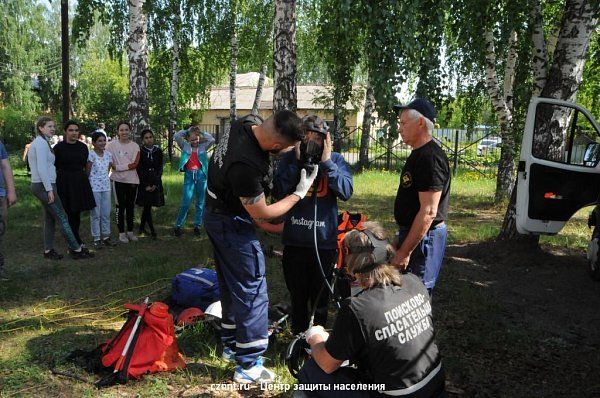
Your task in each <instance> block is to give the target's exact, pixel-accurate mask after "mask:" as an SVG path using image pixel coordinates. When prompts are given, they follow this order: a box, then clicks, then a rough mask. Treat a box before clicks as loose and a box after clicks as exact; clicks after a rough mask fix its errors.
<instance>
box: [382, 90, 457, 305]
mask: <svg viewBox="0 0 600 398" xmlns="http://www.w3.org/2000/svg"><path fill="white" fill-rule="evenodd" d="M394 109H395V110H396V111H397V112H398V121H399V124H398V132H399V133H400V135H401V136H402V140H403V141H404V142H405V143H406V144H407V145H409V146H411V147H412V152H411V154H410V156H409V157H408V159H406V164H405V165H404V168H403V169H402V174H401V176H400V185H399V186H398V193H397V194H396V201H395V203H394V217H395V219H396V223H397V224H398V234H397V235H398V243H397V246H396V248H397V251H396V255H395V256H394V258H393V259H392V265H394V266H396V267H398V268H399V269H400V270H405V269H406V270H408V271H410V272H412V273H413V274H415V275H417V276H418V277H420V278H421V280H422V281H423V283H424V284H425V287H427V290H428V291H429V293H430V294H431V292H432V291H433V288H434V286H435V281H436V280H437V277H438V275H439V272H440V268H441V266H442V261H443V259H444V252H445V250H446V240H447V236H448V231H447V229H446V223H445V221H446V216H447V214H448V200H449V198H450V166H449V164H448V158H447V157H446V154H445V153H444V151H443V150H442V148H440V146H439V145H438V144H437V143H436V142H435V141H434V140H433V137H432V136H431V133H432V132H433V123H434V122H435V116H436V110H435V108H434V106H433V105H432V104H431V103H430V102H429V101H427V100H425V99H420V98H418V99H415V100H414V101H412V102H411V103H409V104H408V105H404V106H402V105H398V106H395V107H394Z"/></svg>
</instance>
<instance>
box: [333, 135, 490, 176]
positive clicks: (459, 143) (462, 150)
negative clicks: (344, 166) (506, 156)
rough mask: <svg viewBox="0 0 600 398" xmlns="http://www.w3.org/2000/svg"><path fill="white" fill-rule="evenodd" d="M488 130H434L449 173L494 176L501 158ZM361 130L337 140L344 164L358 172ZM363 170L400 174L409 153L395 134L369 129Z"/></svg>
mask: <svg viewBox="0 0 600 398" xmlns="http://www.w3.org/2000/svg"><path fill="white" fill-rule="evenodd" d="M494 134H495V132H494V131H493V130H491V129H476V130H474V131H467V130H457V129H434V131H433V137H434V139H435V140H436V141H437V142H438V144H439V145H440V146H441V147H442V149H444V151H445V152H446V154H447V156H448V159H449V161H450V165H451V166H452V170H453V172H454V173H456V172H457V171H459V170H466V171H472V172H475V173H478V174H480V175H482V176H485V177H493V176H495V175H496V172H497V168H498V161H499V157H500V146H501V144H500V139H499V138H498V137H496V136H495V135H494ZM361 137H362V129H361V128H360V127H346V129H345V131H344V132H343V133H342V135H341V137H340V138H339V142H338V147H339V148H340V153H341V154H342V155H343V156H344V158H345V159H346V161H347V162H348V163H349V164H350V165H351V166H353V167H355V168H359V167H360V166H361V165H360V149H361ZM367 151H368V152H367V157H366V164H363V165H362V166H363V167H365V168H374V169H386V170H397V171H400V170H401V169H402V167H403V166H404V163H405V162H406V158H407V157H408V155H409V154H410V152H411V148H410V147H409V146H408V145H406V144H405V143H404V142H402V139H401V138H400V137H399V136H398V135H397V134H389V132H388V131H387V129H376V128H373V129H371V133H370V134H369V139H368V145H367Z"/></svg>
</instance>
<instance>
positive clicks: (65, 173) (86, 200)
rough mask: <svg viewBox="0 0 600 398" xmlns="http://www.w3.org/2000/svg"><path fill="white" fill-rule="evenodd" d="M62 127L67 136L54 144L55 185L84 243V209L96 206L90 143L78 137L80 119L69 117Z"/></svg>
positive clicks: (74, 232) (79, 241)
mask: <svg viewBox="0 0 600 398" xmlns="http://www.w3.org/2000/svg"><path fill="white" fill-rule="evenodd" d="M63 130H64V137H65V138H64V139H63V140H62V141H61V142H59V143H58V144H56V145H55V146H54V156H55V157H56V160H55V161H54V164H55V166H56V186H57V188H58V196H60V200H61V202H62V205H63V208H64V209H65V212H66V213H67V218H68V219H69V225H70V226H71V230H72V231H73V234H74V235H75V239H77V243H79V244H80V245H81V244H83V241H82V240H81V237H80V236H79V226H80V224H81V212H82V211H87V210H92V209H93V208H94V207H96V201H95V200H94V194H93V193H92V187H91V186H90V181H89V179H88V176H87V173H86V170H87V167H86V166H87V161H88V155H89V151H88V148H87V146H86V145H85V144H84V143H83V142H81V141H80V140H79V136H80V133H79V124H77V122H75V121H74V120H68V121H67V122H66V123H65V125H64V126H63Z"/></svg>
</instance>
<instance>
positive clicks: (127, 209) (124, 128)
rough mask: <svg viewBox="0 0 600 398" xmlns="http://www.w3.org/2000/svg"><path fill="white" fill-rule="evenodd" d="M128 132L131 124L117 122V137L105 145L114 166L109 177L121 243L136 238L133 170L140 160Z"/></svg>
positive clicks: (135, 173) (134, 176)
mask: <svg viewBox="0 0 600 398" xmlns="http://www.w3.org/2000/svg"><path fill="white" fill-rule="evenodd" d="M130 132H131V125H130V124H129V123H128V122H119V123H117V135H118V137H119V139H118V140H112V141H111V142H109V143H108V144H107V145H106V150H107V151H108V152H110V154H111V155H112V159H113V164H114V166H115V168H114V170H113V171H112V173H111V175H110V179H111V181H112V182H113V186H114V188H113V192H114V193H115V204H116V213H117V226H118V228H119V240H120V241H121V242H123V243H128V242H129V241H136V240H137V237H136V236H135V235H134V234H133V209H134V207H135V196H136V194H137V187H138V185H139V183H140V179H139V178H138V174H137V172H136V170H135V169H136V167H137V165H138V162H139V161H140V147H139V145H138V144H136V143H135V142H133V141H131V140H130V139H129V134H130ZM125 219H127V234H126V233H125Z"/></svg>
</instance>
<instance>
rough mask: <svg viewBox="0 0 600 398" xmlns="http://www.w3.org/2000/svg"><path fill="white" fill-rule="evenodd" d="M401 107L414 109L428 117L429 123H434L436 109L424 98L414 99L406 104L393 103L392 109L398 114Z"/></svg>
mask: <svg viewBox="0 0 600 398" xmlns="http://www.w3.org/2000/svg"><path fill="white" fill-rule="evenodd" d="M403 109H414V110H415V111H417V112H419V113H420V114H421V115H423V116H425V117H426V118H427V119H429V120H430V121H431V123H435V117H436V116H437V111H436V110H435V107H434V106H433V104H432V103H431V102H429V101H427V100H426V99H424V98H417V99H414V100H413V101H412V102H410V103H409V104H407V105H394V111H396V113H397V114H399V113H400V111H401V110H403Z"/></svg>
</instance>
